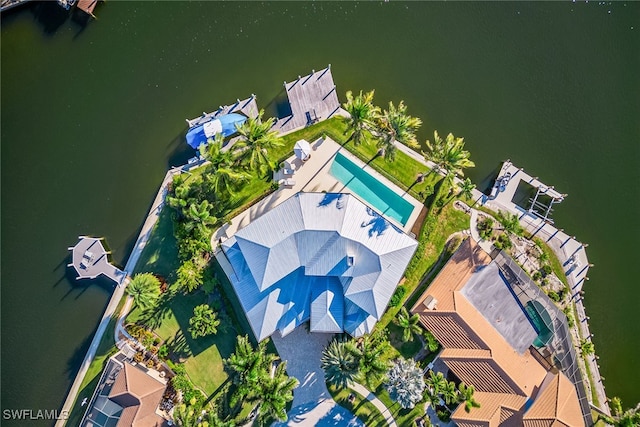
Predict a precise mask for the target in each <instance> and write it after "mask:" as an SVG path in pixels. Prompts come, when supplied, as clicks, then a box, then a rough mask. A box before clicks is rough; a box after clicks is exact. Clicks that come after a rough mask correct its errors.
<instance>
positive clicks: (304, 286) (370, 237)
mask: <svg viewBox="0 0 640 427" xmlns="http://www.w3.org/2000/svg"><path fill="white" fill-rule="evenodd" d="M417 245H418V243H417V242H416V241H415V240H414V239H412V238H411V237H409V236H408V235H406V234H405V233H404V232H402V231H401V230H399V229H398V228H397V227H395V226H394V225H392V224H391V223H390V222H389V221H387V220H386V219H384V218H383V217H382V216H381V215H380V214H378V213H377V212H375V211H374V210H373V209H371V208H369V207H368V206H366V205H365V204H363V203H362V202H360V201H359V200H358V199H357V198H356V197H354V196H353V195H350V194H339V193H302V192H301V193H298V194H296V195H294V196H292V197H290V198H289V199H288V200H286V201H284V202H282V203H281V204H280V205H278V206H276V207H275V208H273V209H272V210H270V211H269V212H267V213H265V214H263V215H262V216H260V217H259V218H258V219H256V220H255V221H253V222H251V223H250V224H249V225H247V226H246V227H244V228H242V229H240V230H239V231H237V232H236V233H235V234H234V235H233V236H231V237H230V238H229V239H228V240H226V241H224V242H222V252H221V253H219V254H218V259H219V260H220V261H221V264H223V267H225V271H226V272H227V274H228V276H229V279H230V281H231V283H232V285H233V288H234V290H235V292H236V294H237V295H238V299H239V300H240V303H241V304H242V308H243V309H244V312H245V314H246V315H247V319H248V320H249V323H250V325H251V328H252V329H253V332H254V334H255V337H256V338H257V339H258V340H259V341H260V340H263V339H265V338H267V337H269V336H270V335H272V334H273V333H274V332H276V331H279V332H280V334H282V335H286V334H288V333H289V332H291V331H293V330H294V329H295V328H296V327H298V326H299V325H300V324H302V323H303V322H305V321H307V320H309V321H310V330H311V332H328V333H333V332H343V331H346V332H348V333H349V334H351V335H353V336H360V335H362V334H365V333H368V332H370V331H371V330H372V329H373V326H374V325H375V324H376V322H377V321H378V320H379V319H380V317H381V316H382V314H383V313H384V311H385V309H386V307H387V304H388V303H389V300H390V298H391V296H392V295H393V293H394V291H395V289H396V286H397V285H398V282H399V281H400V279H401V278H402V275H403V274H404V271H405V269H406V267H407V264H408V263H409V261H410V260H411V257H412V256H413V253H414V252H415V250H416V247H417Z"/></svg>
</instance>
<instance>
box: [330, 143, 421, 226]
mask: <svg viewBox="0 0 640 427" xmlns="http://www.w3.org/2000/svg"><path fill="white" fill-rule="evenodd" d="M329 173H331V175H333V176H334V177H335V178H336V179H337V180H338V181H340V182H341V183H343V184H344V185H345V186H346V187H347V188H348V189H349V190H351V191H353V192H354V193H355V194H356V195H357V196H358V197H360V198H361V199H362V200H364V201H365V202H366V203H367V204H369V205H370V206H371V207H373V208H374V209H376V210H377V211H378V212H380V213H382V214H383V215H384V216H386V217H389V218H393V219H395V220H396V221H398V222H399V223H400V224H402V225H403V226H404V225H405V224H406V223H407V221H408V220H409V217H410V216H411V213H412V212H413V205H412V204H411V203H409V202H407V201H406V200H405V199H403V198H402V197H401V196H400V195H398V194H397V193H395V192H394V191H393V190H391V189H390V188H389V187H387V186H386V185H384V184H383V183H381V182H380V181H378V180H377V179H376V178H374V177H373V176H371V175H369V173H368V172H367V171H365V170H363V169H362V168H361V167H360V166H358V165H356V164H355V163H353V162H352V161H351V160H349V159H348V158H347V157H345V156H344V155H343V154H341V153H338V154H336V157H335V158H334V159H333V163H332V164H331V169H330V170H329Z"/></svg>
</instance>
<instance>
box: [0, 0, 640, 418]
mask: <svg viewBox="0 0 640 427" xmlns="http://www.w3.org/2000/svg"><path fill="white" fill-rule="evenodd" d="M53 6H55V5H53ZM56 10H57V9H56V8H55V7H53V8H52V7H51V6H50V5H30V6H27V7H24V8H22V9H21V10H16V11H12V12H10V13H7V14H6V15H5V16H3V17H2V30H1V41H2V88H1V89H2V93H1V96H2V104H1V107H2V109H1V113H2V122H1V123H2V132H1V137H2V354H1V356H2V392H3V393H2V408H3V409H5V408H34V409H53V408H57V407H59V405H61V402H62V400H63V399H64V396H65V393H66V392H67V389H68V387H69V386H70V383H71V381H72V379H73V377H74V374H75V371H76V370H77V368H78V366H79V363H80V361H81V359H82V357H83V356H84V353H85V351H86V348H87V346H88V343H89V341H90V340H91V337H92V334H93V331H94V329H95V327H96V325H97V320H98V319H99V317H100V316H101V314H102V311H103V309H104V307H105V303H106V301H107V299H108V296H109V295H110V289H111V288H110V286H111V285H110V284H109V283H107V282H104V283H100V284H95V283H93V284H90V285H86V284H84V283H76V282H75V280H74V279H73V275H72V274H69V273H68V272H67V269H66V268H65V264H66V263H67V258H66V257H67V252H66V248H67V246H70V245H73V244H74V243H75V241H76V237H77V236H78V235H79V234H84V233H87V234H97V235H103V236H105V237H106V238H107V242H108V243H109V245H110V246H111V248H112V250H113V255H114V259H115V260H116V262H119V263H121V264H124V263H125V261H126V257H127V256H128V253H129V251H130V249H131V246H132V244H133V242H134V240H135V238H136V236H137V232H138V229H139V227H140V225H141V223H142V221H143V218H144V216H145V215H146V212H147V209H148V207H149V204H150V203H151V201H152V198H153V196H154V194H155V192H156V190H157V188H158V185H159V184H160V180H161V178H162V176H163V175H164V173H165V171H166V169H167V167H168V166H171V165H177V164H179V163H180V162H181V161H184V160H185V159H186V158H188V157H189V154H190V153H189V151H188V150H187V149H186V143H184V139H183V135H184V132H185V131H186V123H185V121H184V119H185V118H186V117H192V116H196V115H198V114H200V113H201V112H202V111H203V110H207V111H210V110H211V109H214V108H216V107H217V106H218V105H220V104H224V103H228V102H232V101H234V100H235V99H236V98H243V97H246V96H249V95H250V94H251V93H255V94H257V95H258V100H259V104H260V105H261V106H263V107H265V106H267V104H268V103H269V102H270V101H271V100H273V99H274V98H275V97H276V96H278V94H279V93H280V91H281V88H282V82H283V80H292V79H293V78H295V77H296V76H297V75H298V74H306V73H307V72H309V71H310V70H311V68H315V69H320V68H322V67H323V66H326V64H328V63H331V64H332V66H333V72H334V77H335V80H336V84H337V86H338V93H339V94H340V97H341V98H342V99H343V100H344V92H345V91H346V90H347V89H354V90H358V89H361V88H362V89H370V88H375V89H376V90H377V91H376V97H377V101H378V102H379V103H380V104H382V103H384V102H386V101H388V100H394V101H399V100H400V99H404V100H405V102H406V103H407V104H408V105H409V109H410V112H411V113H413V114H415V115H417V116H419V117H421V118H422V119H423V120H424V123H425V125H424V127H423V129H422V131H421V139H426V138H427V137H428V136H429V135H431V133H432V131H433V129H434V128H437V129H438V130H439V131H440V133H441V134H445V133H447V132H449V131H452V132H454V133H455V134H456V135H459V136H464V137H465V139H466V141H467V144H468V148H469V149H470V150H471V151H472V153H473V159H474V160H475V161H476V164H477V165H478V167H477V168H476V169H475V170H473V171H472V172H471V173H470V175H471V177H472V178H473V179H474V180H475V181H476V182H477V183H480V182H483V180H486V179H488V178H493V176H491V175H492V174H493V173H495V168H496V167H497V166H498V164H499V162H500V161H502V160H504V159H506V158H511V159H512V160H513V161H514V163H515V164H516V165H518V166H522V167H524V168H526V169H527V171H529V172H530V173H532V174H533V175H537V176H540V177H541V178H542V180H543V181H544V182H546V183H549V184H553V185H555V186H556V188H557V189H559V190H560V191H562V192H566V193H569V197H568V198H567V200H566V201H565V202H564V203H563V204H562V205H560V206H559V207H558V208H557V209H556V215H555V218H556V221H557V223H558V224H559V226H560V227H563V228H565V229H567V231H568V232H569V233H571V234H575V235H576V236H578V238H579V239H581V240H582V241H585V242H588V243H589V244H590V246H589V249H588V252H589V257H590V260H591V262H593V263H595V264H596V267H595V268H594V269H592V272H591V274H590V276H591V280H590V281H589V282H588V283H587V285H586V286H585V290H586V292H587V295H586V305H587V310H588V313H589V315H590V316H591V322H590V323H591V328H592V331H593V332H594V333H595V343H596V348H597V351H598V354H599V355H600V364H601V365H602V374H603V375H604V376H605V377H606V381H605V383H606V385H607V392H608V394H609V395H619V396H621V397H622V399H623V400H624V401H625V402H626V403H627V404H629V405H631V404H632V403H635V402H637V401H638V400H640V389H639V388H638V386H637V384H639V383H640V356H638V353H639V351H638V350H639V349H640V345H639V344H638V337H640V322H638V321H637V317H636V316H635V315H636V314H637V312H638V310H639V309H640V287H639V286H638V280H637V266H638V261H637V258H638V250H637V246H636V245H637V242H638V241H639V240H640V239H639V238H640V227H639V225H638V217H639V214H640V206H639V200H640V189H639V184H640V166H639V165H640V144H639V141H640V124H639V123H640V121H639V120H638V118H640V3H637V2H636V3H633V2H628V3H623V2H617V3H615V4H613V5H609V4H604V5H603V4H598V3H597V2H590V3H588V4H585V3H571V2H562V3H548V2H539V3H504V2H495V3H454V4H444V3H398V2H391V3H381V4H351V3H350V4H341V3H313V4H312V3H303V4H299V3H296V4H294V3H267V4H261V3H253V2H250V3H233V4H226V3H224V4H223V3H184V2H179V3H178V2H160V3H151V2H141V3H129V2H107V3H101V4H100V5H98V7H97V10H96V12H95V13H96V15H98V17H99V19H98V20H97V21H93V22H90V23H89V25H88V26H86V28H83V27H82V26H80V25H78V24H77V23H75V22H74V21H72V20H70V19H67V20H64V18H65V16H64V15H61V17H56V16H53V15H52V14H55V12H56Z"/></svg>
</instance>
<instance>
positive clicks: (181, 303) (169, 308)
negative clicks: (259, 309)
mask: <svg viewBox="0 0 640 427" xmlns="http://www.w3.org/2000/svg"><path fill="white" fill-rule="evenodd" d="M163 299H164V298H163ZM207 299H208V298H207V296H206V295H205V293H204V292H202V291H197V292H195V293H192V294H186V295H184V294H180V293H176V294H174V295H173V296H167V298H166V300H164V301H163V302H162V303H161V304H160V307H156V308H155V309H154V310H155V311H154V312H153V313H152V317H151V318H149V321H150V322H155V324H157V326H156V329H157V328H158V327H160V326H161V325H162V323H163V321H164V320H166V318H167V317H168V316H169V314H170V313H172V314H173V316H174V317H175V320H176V322H177V324H178V327H179V329H178V330H177V331H176V332H175V334H174V335H173V337H172V338H170V339H169V340H168V341H167V345H168V346H169V349H170V350H171V351H172V352H173V353H174V354H175V355H176V356H178V357H180V358H187V357H196V356H198V354H200V353H202V352H203V351H204V350H206V349H208V348H209V347H211V346H213V345H215V346H216V347H217V349H218V352H219V353H220V356H221V357H222V358H228V357H229V356H230V355H231V353H233V351H234V350H235V342H236V336H237V328H236V327H235V325H234V324H233V322H232V320H231V318H230V317H229V316H226V315H222V316H220V319H221V321H222V322H224V325H223V324H222V323H221V324H220V326H219V327H218V332H217V333H216V334H215V335H209V336H206V337H200V338H197V339H193V338H192V337H191V333H190V332H189V319H191V317H192V316H193V309H194V307H195V306H197V305H200V304H204V303H206V302H207ZM158 313H162V314H158Z"/></svg>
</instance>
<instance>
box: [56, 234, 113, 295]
mask: <svg viewBox="0 0 640 427" xmlns="http://www.w3.org/2000/svg"><path fill="white" fill-rule="evenodd" d="M69 250H70V251H72V252H71V260H72V262H71V263H70V264H68V265H67V267H73V268H74V269H75V270H76V272H77V273H78V277H76V280H79V279H95V278H96V277H98V276H100V275H103V276H105V277H108V278H109V279H111V280H113V281H114V282H116V284H118V285H119V284H121V283H122V282H123V280H124V278H125V277H126V274H125V273H124V271H122V270H120V269H118V268H116V267H114V266H113V265H111V263H109V260H108V258H107V256H108V254H109V252H107V250H106V249H105V248H104V246H103V245H102V241H101V239H97V238H95V237H87V236H80V241H79V242H78V243H76V245H75V246H73V247H70V248H69Z"/></svg>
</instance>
